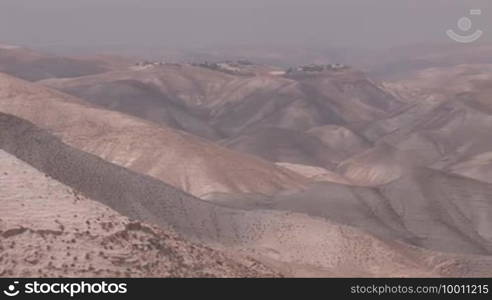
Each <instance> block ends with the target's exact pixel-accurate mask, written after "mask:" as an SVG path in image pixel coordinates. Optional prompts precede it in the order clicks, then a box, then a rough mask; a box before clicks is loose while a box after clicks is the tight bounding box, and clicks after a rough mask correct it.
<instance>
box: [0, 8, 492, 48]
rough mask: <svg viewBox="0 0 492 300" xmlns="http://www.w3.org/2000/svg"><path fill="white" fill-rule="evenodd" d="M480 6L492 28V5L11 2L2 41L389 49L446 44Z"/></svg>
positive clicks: (483, 24) (3, 11) (3, 14)
mask: <svg viewBox="0 0 492 300" xmlns="http://www.w3.org/2000/svg"><path fill="white" fill-rule="evenodd" d="M472 8H480V9H482V10H483V11H484V16H482V18H481V19H480V18H477V19H476V20H474V21H475V23H474V24H475V26H477V28H478V27H480V28H481V29H482V30H484V31H489V32H490V31H492V24H491V23H490V22H488V21H487V20H490V14H492V10H491V8H492V4H491V2H490V1H486V0H472V1H468V0H467V1H465V0H432V1H425V2H424V1H410V0H398V1H394V0H370V1H367V0H330V1H325V0H306V1H298V0H250V1H240V0H232V1H231V0H207V1H194V0H180V1H178V0H164V1H160V0H144V1H137V0H85V1H65V0H43V1H30V0H15V1H12V0H3V1H1V3H0V37H1V39H2V40H3V41H4V42H9V43H13V44H21V45H26V46H36V47H43V48H46V49H53V50H59V48H60V47H71V48H84V49H87V48H89V49H91V48H92V49H98V48H101V47H102V48H104V47H111V46H116V45H117V46H124V47H128V48H136V47H138V46H140V47H142V46H147V47H150V46H152V47H169V48H183V47H185V48H196V47H208V46H217V45H221V46H236V45H249V46H251V45H255V46H258V45H265V44H268V45H274V46H278V45H302V46H305V47H306V46H307V47H317V46H337V47H347V46H350V47H359V48H381V47H392V46H399V45H404V44H414V43H422V42H435V43H438V42H445V41H446V36H445V35H444V34H443V33H444V32H445V30H447V29H449V28H455V27H456V21H457V20H458V19H459V18H460V17H462V16H463V15H467V14H468V11H469V10H470V9H472ZM490 36H491V35H489V36H488V37H487V39H488V40H489V41H490V40H491V39H490ZM57 48H58V49H57Z"/></svg>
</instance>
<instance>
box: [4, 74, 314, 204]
mask: <svg viewBox="0 0 492 300" xmlns="http://www.w3.org/2000/svg"><path fill="white" fill-rule="evenodd" d="M0 112H4V113H9V114H13V115H15V116H18V117H20V118H24V119H26V120H29V121H31V122H33V123H34V124H36V125H38V126H39V127H41V128H44V129H47V130H49V131H50V132H52V133H54V134H55V135H56V136H58V137H60V138H61V139H62V140H63V142H65V143H67V144H68V145H71V146H73V147H75V148H77V149H80V150H83V151H87V152H90V153H93V154H95V155H97V156H99V157H101V158H103V159H106V160H108V161H111V162H114V163H116V164H118V165H121V166H124V167H126V168H130V169H132V170H135V171H137V172H140V173H143V174H147V175H150V176H153V177H155V178H158V179H160V180H162V181H164V182H167V183H169V184H171V185H173V186H176V187H179V188H181V189H182V190H184V191H188V192H190V193H192V194H194V195H197V196H202V195H205V194H207V193H211V192H236V193H247V192H255V193H264V194H271V193H273V192H275V191H277V190H279V189H283V188H292V187H296V186H297V187H300V186H302V185H303V183H304V182H305V179H304V178H303V177H302V176H299V175H296V174H295V173H292V172H289V171H286V170H285V169H283V168H279V167H276V166H275V165H273V164H271V163H268V162H266V161H263V160H260V159H257V158H255V157H253V156H248V155H243V154H240V153H237V152H233V151H231V150H228V149H226V148H222V147H219V146H217V145H214V144H212V143H210V142H207V141H205V140H202V139H199V138H196V137H194V136H191V135H190V134H187V133H184V132H181V131H176V130H172V129H170V128H165V127H158V126H155V125H153V124H152V123H149V122H146V121H143V120H141V119H137V118H133V117H130V116H127V115H124V114H121V113H117V112H112V111H106V110H103V109H100V108H98V107H95V106H91V105H89V104H86V103H84V102H83V101H82V100H79V99H77V98H73V97H71V96H68V95H65V94H61V93H58V92H55V91H52V90H49V89H47V88H44V87H42V86H39V85H36V84H30V83H27V82H23V81H21V80H18V79H14V78H12V77H9V76H6V75H0Z"/></svg>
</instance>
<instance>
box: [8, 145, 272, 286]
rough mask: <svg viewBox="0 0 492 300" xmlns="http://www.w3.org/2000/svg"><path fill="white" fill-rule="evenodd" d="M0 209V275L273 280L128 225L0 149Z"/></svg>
mask: <svg viewBox="0 0 492 300" xmlns="http://www.w3.org/2000/svg"><path fill="white" fill-rule="evenodd" d="M0 206H1V207H2V216H1V218H0V277H6V276H8V277H30V276H33V277H38V276H41V277H58V276H64V277H71V276H75V277H85V276H89V277H93V276H97V277H119V276H124V277H163V276H165V277H169V276H170V277H245V276H246V277H250V276H251V277H258V276H260V277H263V276H274V275H275V273H274V272H272V271H270V270H269V269H268V268H266V267H264V266H262V265H261V264H259V263H257V262H255V261H254V260H251V259H246V258H242V259H241V260H239V259H237V261H235V260H233V259H232V258H231V257H228V256H226V255H224V254H221V253H220V252H217V251H215V250H212V249H210V248H208V247H205V246H202V245H198V244H193V243H190V242H187V241H185V240H183V239H182V238H181V237H179V236H178V235H177V234H176V233H174V232H173V231H171V230H165V231H164V230H162V229H158V228H156V227H153V226H149V225H146V224H143V223H141V222H139V221H131V220H129V219H128V218H126V217H124V216H122V215H120V214H118V213H117V212H115V211H114V210H112V209H110V208H108V207H107V206H104V205H102V204H100V203H98V202H95V201H93V200H91V199H88V198H86V197H84V196H82V195H80V194H79V193H78V192H77V191H74V190H72V189H71V188H69V187H67V186H65V185H63V184H61V183H59V182H57V181H55V180H54V179H52V178H50V177H48V176H46V175H45V174H43V173H41V172H39V171H37V170H36V169H34V168H32V167H31V166H29V165H28V164H26V163H24V162H21V161H19V160H18V159H16V158H15V157H13V156H11V155H9V154H7V153H5V152H4V151H1V150H0ZM239 261H240V262H239Z"/></svg>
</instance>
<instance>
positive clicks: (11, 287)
mask: <svg viewBox="0 0 492 300" xmlns="http://www.w3.org/2000/svg"><path fill="white" fill-rule="evenodd" d="M17 284H19V282H18V281H14V284H11V285H9V286H8V288H7V289H6V290H4V291H3V293H4V294H5V295H7V296H9V297H15V296H17V295H19V293H20V292H19V291H18V290H16V285H17Z"/></svg>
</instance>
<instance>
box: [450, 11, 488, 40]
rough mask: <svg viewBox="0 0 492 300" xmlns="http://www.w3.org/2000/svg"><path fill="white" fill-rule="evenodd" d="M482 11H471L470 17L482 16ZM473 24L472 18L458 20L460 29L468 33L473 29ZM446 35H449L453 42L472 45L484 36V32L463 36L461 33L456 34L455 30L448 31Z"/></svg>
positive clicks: (479, 31)
mask: <svg viewBox="0 0 492 300" xmlns="http://www.w3.org/2000/svg"><path fill="white" fill-rule="evenodd" d="M481 14H482V10H481V9H472V10H470V15H478V16H479V15H481ZM472 26H473V24H472V21H471V19H470V18H468V17H462V18H461V19H459V20H458V28H459V29H460V30H461V31H462V32H463V33H466V32H468V31H470V29H471V28H472ZM446 34H447V35H448V37H449V38H451V39H452V40H454V41H456V42H459V43H465V44H467V43H472V42H475V41H476V40H478V39H479V38H480V37H482V35H483V31H482V30H477V31H475V32H474V33H472V34H469V35H461V34H459V33H456V32H454V30H451V29H450V30H448V31H446Z"/></svg>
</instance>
